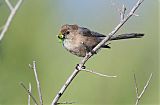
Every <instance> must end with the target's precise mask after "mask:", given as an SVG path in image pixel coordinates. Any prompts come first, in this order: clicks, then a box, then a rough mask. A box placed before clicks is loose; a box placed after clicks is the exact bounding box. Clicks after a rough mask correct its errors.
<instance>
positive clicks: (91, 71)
mask: <svg viewBox="0 0 160 105" xmlns="http://www.w3.org/2000/svg"><path fill="white" fill-rule="evenodd" d="M82 71H86V72H89V73H93V74H96V75H99V76H101V77H111V78H115V77H117V76H111V75H106V74H102V73H98V72H95V71H93V70H88V69H82Z"/></svg>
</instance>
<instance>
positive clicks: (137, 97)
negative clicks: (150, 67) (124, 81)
mask: <svg viewBox="0 0 160 105" xmlns="http://www.w3.org/2000/svg"><path fill="white" fill-rule="evenodd" d="M151 78H152V73H151V74H150V77H149V79H148V81H147V82H146V84H145V86H144V87H143V90H142V92H141V93H140V94H139V92H138V86H137V80H136V76H135V74H134V82H135V88H136V103H135V105H138V103H139V101H140V99H141V98H142V96H143V94H144V92H145V91H146V89H147V87H148V85H149V82H150V80H151Z"/></svg>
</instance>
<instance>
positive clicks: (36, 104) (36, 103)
mask: <svg viewBox="0 0 160 105" xmlns="http://www.w3.org/2000/svg"><path fill="white" fill-rule="evenodd" d="M20 85H21V86H22V87H23V88H24V89H25V90H26V92H27V93H28V94H29V95H30V96H31V98H32V100H33V101H34V103H35V105H38V102H37V101H36V99H35V98H34V96H33V95H32V93H31V92H30V91H29V90H28V89H27V88H26V86H25V85H24V84H23V82H21V83H20Z"/></svg>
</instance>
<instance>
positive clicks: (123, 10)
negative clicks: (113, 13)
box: [120, 5, 126, 21]
mask: <svg viewBox="0 0 160 105" xmlns="http://www.w3.org/2000/svg"><path fill="white" fill-rule="evenodd" d="M125 12H126V7H125V6H124V5H123V6H122V9H121V10H120V16H121V21H123V20H124V16H125Z"/></svg>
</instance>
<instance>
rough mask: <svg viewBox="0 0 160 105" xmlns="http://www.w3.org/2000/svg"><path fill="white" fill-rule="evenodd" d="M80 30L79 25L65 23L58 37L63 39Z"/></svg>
mask: <svg viewBox="0 0 160 105" xmlns="http://www.w3.org/2000/svg"><path fill="white" fill-rule="evenodd" d="M77 30H78V25H68V24H65V25H63V26H62V27H61V29H60V33H59V35H58V38H59V39H60V40H61V41H63V40H65V39H69V38H71V37H72V35H74V33H75V32H76V31H77Z"/></svg>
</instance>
